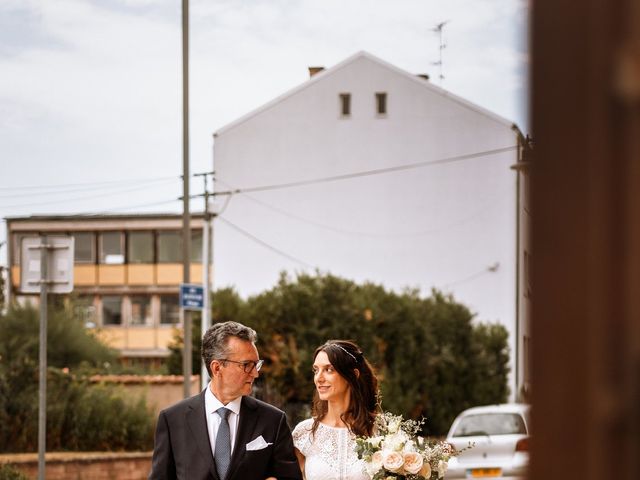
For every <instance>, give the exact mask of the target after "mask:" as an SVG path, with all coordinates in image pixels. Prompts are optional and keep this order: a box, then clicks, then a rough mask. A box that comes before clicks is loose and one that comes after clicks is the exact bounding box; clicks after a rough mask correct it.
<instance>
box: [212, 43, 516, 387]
mask: <svg viewBox="0 0 640 480" xmlns="http://www.w3.org/2000/svg"><path fill="white" fill-rule="evenodd" d="M376 92H386V93H387V98H388V100H387V103H388V112H387V114H386V115H379V114H377V113H376V103H375V94H376ZM340 93H350V94H351V102H352V105H351V115H349V116H342V115H341V113H340V102H339V94H340ZM516 137H517V136H516V132H514V130H513V129H512V125H511V124H510V123H509V122H507V121H505V120H504V119H501V118H499V117H497V116H495V115H493V114H491V113H490V112H486V111H484V110H482V109H480V108H478V107H475V106H473V105H471V104H469V103H468V102H466V101H464V100H462V99H458V98H456V97H454V96H453V95H451V94H449V93H448V92H445V91H443V90H441V89H439V88H438V87H435V86H433V85H431V84H430V83H428V82H427V81H425V80H423V79H420V78H418V77H415V76H411V75H408V74H406V72H402V71H400V70H398V69H396V68H395V67H393V66H390V65H387V64H385V63H384V62H381V61H379V60H377V59H374V58H372V57H371V56H369V55H366V54H361V55H356V56H355V57H353V58H352V59H350V60H347V61H345V62H343V64H341V65H339V66H337V67H334V68H332V69H330V70H327V71H325V72H322V73H319V74H317V75H316V76H314V77H313V78H312V79H311V80H310V81H309V82H307V83H306V84H304V85H302V86H301V87H299V88H298V89H295V90H293V91H292V92H289V93H287V94H285V95H283V96H282V97H280V98H278V99H276V100H274V101H273V102H272V103H270V104H268V105H267V106H265V107H262V108H260V109H258V110H257V111H255V112H253V113H251V114H249V115H247V116H246V117H244V118H242V119H240V120H238V121H236V122H234V123H232V124H230V125H229V126H227V127H224V128H222V129H221V130H219V131H218V132H217V134H216V137H215V142H214V163H215V165H214V166H215V170H216V181H217V183H216V190H217V191H224V190H227V189H229V188H231V187H233V188H243V187H252V186H259V185H272V184H283V183H287V182H295V181H301V180H310V179H319V178H326V177H330V176H336V175H344V174H350V173H353V172H361V171H370V170H375V169H388V168H393V167H399V166H406V165H413V164H419V163H423V162H428V161H437V160H443V159H451V158H452V157H457V156H462V155H469V154H471V155H473V154H478V153H482V152H486V151H490V150H495V149H502V148H504V147H513V148H512V149H511V150H508V151H503V152H501V153H494V154H492V155H481V156H478V157H475V158H468V159H466V160H463V161H454V162H445V163H442V164H440V165H432V166H429V167H424V168H411V169H405V170H402V169H399V170H397V171H393V172H387V173H385V174H381V175H369V176H364V177H357V178H351V179H349V180H341V181H332V182H322V183H316V184H311V185H305V186H300V187H296V188H287V189H279V190H270V191H263V192H256V193H251V194H246V195H243V194H239V195H234V196H233V198H232V200H231V201H230V202H229V205H228V207H227V208H226V210H225V213H224V216H223V217H224V219H227V220H228V221H230V222H233V223H234V224H235V225H237V226H239V227H241V228H244V229H245V230H247V231H249V232H250V233H252V234H253V235H255V236H258V237H259V238H260V239H261V240H263V241H265V242H266V243H268V244H270V245H273V246H276V247H277V248H278V249H280V250H282V251H284V252H286V253H287V254H289V255H290V256H293V257H295V258H297V259H300V260H301V262H299V263H296V262H293V261H290V260H285V259H282V258H281V257H277V256H276V255H274V254H273V253H272V252H269V251H266V250H265V249H264V248H262V247H261V246H259V245H257V244H253V243H251V242H250V241H248V240H246V239H243V238H242V237H241V236H240V235H238V233H237V232H236V231H235V230H233V229H231V228H228V227H226V226H225V224H224V223H218V226H217V230H216V248H215V252H216V257H215V264H216V266H217V271H216V284H217V285H226V284H231V285H236V286H238V287H239V288H240V289H241V291H242V293H256V292H258V291H260V290H262V289H264V288H269V287H270V286H272V285H273V284H274V283H275V282H276V280H277V275H278V272H279V271H280V270H287V271H289V272H293V271H300V270H301V268H303V269H304V268H306V269H307V270H309V271H312V269H311V268H309V266H317V267H318V268H319V269H320V270H321V271H331V272H332V273H334V274H337V275H341V276H345V277H347V278H352V279H354V280H356V281H373V282H376V283H382V284H384V285H386V286H388V287H390V288H394V289H396V290H402V289H403V288H407V287H409V288H413V287H418V288H420V289H421V291H422V292H423V293H424V294H429V293H430V290H431V288H433V287H435V288H438V289H441V290H442V291H444V292H446V293H452V294H453V295H454V297H455V299H456V300H458V301H460V302H462V303H464V304H466V305H468V306H469V308H470V309H471V311H472V312H473V313H475V314H476V318H477V319H478V320H482V321H489V322H499V323H501V324H503V325H505V326H506V327H507V328H508V330H509V331H510V348H511V351H512V353H513V352H514V351H515V348H516V342H515V330H516V328H515V321H516V320H515V319H516V308H517V307H516V300H515V297H516V269H515V266H516V260H517V252H516V216H517V211H516V207H515V205H516V174H515V172H514V171H513V170H511V169H510V166H511V165H512V164H514V163H515V162H516V160H517V151H516V145H517V139H516ZM240 248H241V250H240ZM235 252H241V253H235ZM238 256H242V258H243V261H242V262H238V261H237V257H238ZM302 262H304V263H302ZM510 387H511V390H512V393H514V392H515V389H516V388H515V384H514V383H513V382H511V383H510Z"/></svg>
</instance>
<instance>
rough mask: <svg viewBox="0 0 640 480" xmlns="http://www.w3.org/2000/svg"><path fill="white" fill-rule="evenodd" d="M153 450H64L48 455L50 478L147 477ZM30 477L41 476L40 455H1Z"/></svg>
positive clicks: (111, 479)
mask: <svg viewBox="0 0 640 480" xmlns="http://www.w3.org/2000/svg"><path fill="white" fill-rule="evenodd" d="M151 455H152V452H60V453H48V454H47V455H46V474H47V475H46V477H47V480H85V479H86V480H145V479H146V478H147V476H148V475H149V470H150V469H151ZM3 463H8V464H11V465H12V466H13V467H15V468H16V469H18V470H20V471H21V472H22V473H24V474H26V475H27V476H28V477H29V478H30V479H36V478H38V454H36V453H20V454H5V455H0V464H3Z"/></svg>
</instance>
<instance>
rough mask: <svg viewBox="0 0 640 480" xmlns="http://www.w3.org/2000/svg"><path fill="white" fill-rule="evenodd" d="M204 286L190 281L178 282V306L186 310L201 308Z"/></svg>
mask: <svg viewBox="0 0 640 480" xmlns="http://www.w3.org/2000/svg"><path fill="white" fill-rule="evenodd" d="M203 304H204V288H203V287H202V285H195V284H191V283H181V284H180V307H182V308H184V309H186V310H202V306H203Z"/></svg>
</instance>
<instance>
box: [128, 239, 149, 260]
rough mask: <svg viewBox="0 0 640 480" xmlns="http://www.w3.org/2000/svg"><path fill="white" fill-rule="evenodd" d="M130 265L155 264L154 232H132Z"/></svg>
mask: <svg viewBox="0 0 640 480" xmlns="http://www.w3.org/2000/svg"><path fill="white" fill-rule="evenodd" d="M127 254H128V255H127V262H128V263H153V232H130V233H129V244H128V248H127Z"/></svg>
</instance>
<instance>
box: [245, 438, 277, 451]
mask: <svg viewBox="0 0 640 480" xmlns="http://www.w3.org/2000/svg"><path fill="white" fill-rule="evenodd" d="M269 445H272V444H271V443H268V442H265V440H264V438H262V435H260V436H259V437H257V438H255V439H253V440H251V441H250V442H249V443H247V447H246V448H247V451H249V450H262V449H263V448H267V447H268V446H269Z"/></svg>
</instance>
